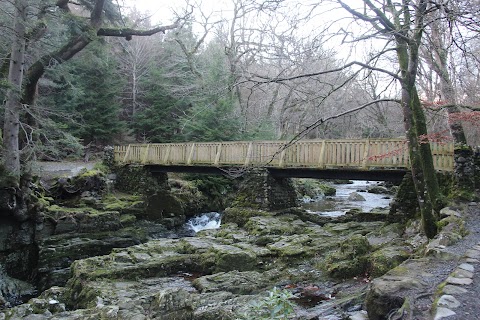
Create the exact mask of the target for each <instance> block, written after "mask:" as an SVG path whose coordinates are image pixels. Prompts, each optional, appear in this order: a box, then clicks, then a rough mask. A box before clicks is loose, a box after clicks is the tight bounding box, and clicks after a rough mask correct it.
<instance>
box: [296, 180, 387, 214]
mask: <svg viewBox="0 0 480 320" xmlns="http://www.w3.org/2000/svg"><path fill="white" fill-rule="evenodd" d="M352 182H353V183H349V184H334V185H333V187H334V188H335V189H336V190H337V192H336V194H335V196H329V197H324V198H322V199H319V200H316V201H313V202H308V203H303V204H302V208H304V209H306V210H308V211H309V212H311V213H316V214H319V215H322V216H330V217H337V216H341V215H344V214H345V213H346V212H347V211H349V210H351V209H355V208H356V209H361V210H362V211H364V212H370V211H371V210H372V209H374V208H388V206H389V204H390V202H391V201H392V199H391V196H390V195H385V194H375V193H369V192H367V189H368V188H369V187H371V186H375V185H377V184H378V182H375V181H363V180H362V181H359V180H355V181H352ZM352 192H356V193H358V194H359V195H361V196H362V197H363V198H365V201H350V200H348V197H349V195H350V194H351V193H352Z"/></svg>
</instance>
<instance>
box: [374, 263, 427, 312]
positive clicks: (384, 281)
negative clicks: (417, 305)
mask: <svg viewBox="0 0 480 320" xmlns="http://www.w3.org/2000/svg"><path fill="white" fill-rule="evenodd" d="M428 264H429V260H428V259H411V260H407V261H405V262H403V263H402V264H401V265H399V266H398V267H396V268H394V269H392V270H390V271H389V272H387V273H386V274H385V275H383V276H382V277H379V278H376V279H374V280H373V281H372V284H371V286H370V289H369V290H368V292H367V297H366V300H365V306H366V308H367V312H368V317H369V319H371V320H380V319H385V318H386V317H387V316H388V315H389V314H391V312H392V310H395V309H399V308H400V307H402V305H404V303H405V302H406V301H407V300H408V299H414V296H415V292H419V291H424V290H426V288H427V287H428V284H427V283H426V282H425V281H424V278H425V277H428V274H425V272H424V270H426V269H427V266H428ZM412 295H413V296H412Z"/></svg>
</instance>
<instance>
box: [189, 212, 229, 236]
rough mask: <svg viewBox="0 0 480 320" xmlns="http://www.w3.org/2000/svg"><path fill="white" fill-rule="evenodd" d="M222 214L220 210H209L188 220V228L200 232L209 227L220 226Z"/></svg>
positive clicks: (215, 227) (216, 227)
mask: <svg viewBox="0 0 480 320" xmlns="http://www.w3.org/2000/svg"><path fill="white" fill-rule="evenodd" d="M221 218H222V216H221V215H220V213H218V212H208V213H204V214H202V215H199V216H196V217H193V218H191V219H190V220H188V221H187V223H186V226H187V228H189V229H191V230H193V231H195V232H199V231H201V230H207V229H218V228H220V224H221Z"/></svg>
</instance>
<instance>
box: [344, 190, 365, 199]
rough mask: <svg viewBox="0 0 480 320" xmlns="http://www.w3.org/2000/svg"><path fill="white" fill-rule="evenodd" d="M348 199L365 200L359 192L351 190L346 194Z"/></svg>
mask: <svg viewBox="0 0 480 320" xmlns="http://www.w3.org/2000/svg"><path fill="white" fill-rule="evenodd" d="M348 201H366V200H365V198H364V197H363V196H362V195H361V194H359V193H357V192H352V193H350V195H349V196H348Z"/></svg>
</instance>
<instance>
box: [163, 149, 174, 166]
mask: <svg viewBox="0 0 480 320" xmlns="http://www.w3.org/2000/svg"><path fill="white" fill-rule="evenodd" d="M171 149H172V146H171V145H168V146H167V150H166V151H165V155H164V156H163V163H164V164H167V163H168V158H170V150H171Z"/></svg>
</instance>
